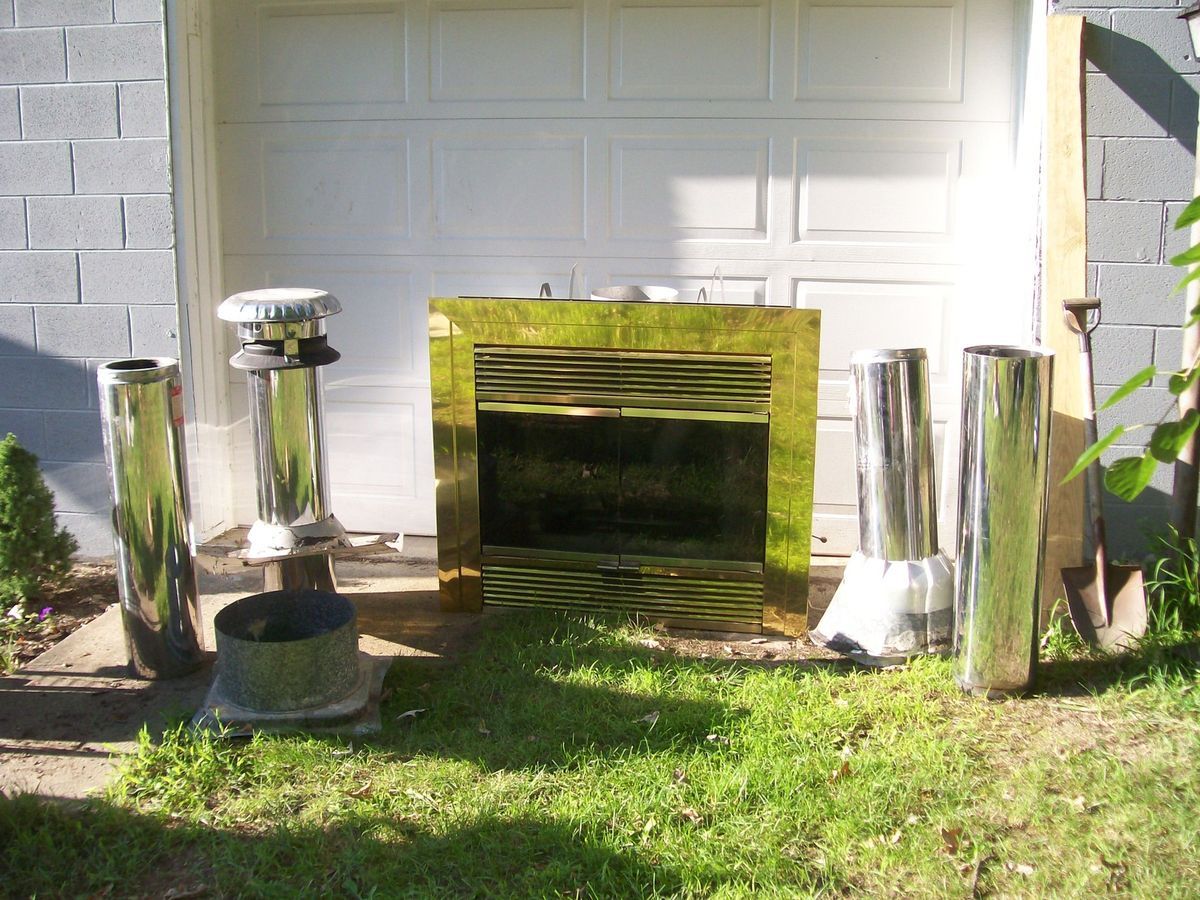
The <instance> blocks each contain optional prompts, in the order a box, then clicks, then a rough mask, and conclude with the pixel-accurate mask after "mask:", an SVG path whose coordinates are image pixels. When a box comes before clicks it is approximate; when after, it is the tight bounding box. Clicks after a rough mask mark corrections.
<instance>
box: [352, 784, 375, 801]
mask: <svg viewBox="0 0 1200 900" xmlns="http://www.w3.org/2000/svg"><path fill="white" fill-rule="evenodd" d="M373 793H375V786H374V785H373V784H371V782H369V781H368V782H367V783H366V784H364V785H362V786H361V787H356V788H355V789H354V790H352V791H346V795H347V796H350V797H353V798H354V799H355V800H362V799H363V798H364V797H370V796H371V795H372V794H373Z"/></svg>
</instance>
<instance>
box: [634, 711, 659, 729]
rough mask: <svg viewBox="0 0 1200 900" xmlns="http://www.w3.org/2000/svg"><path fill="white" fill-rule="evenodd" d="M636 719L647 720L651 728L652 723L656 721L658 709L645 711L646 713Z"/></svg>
mask: <svg viewBox="0 0 1200 900" xmlns="http://www.w3.org/2000/svg"><path fill="white" fill-rule="evenodd" d="M638 721H639V722H649V723H650V727H651V728H653V727H654V723H655V722H657V721H658V710H657V709H656V710H654V711H653V712H648V713H646V715H644V716H642V717H641V718H640V719H638Z"/></svg>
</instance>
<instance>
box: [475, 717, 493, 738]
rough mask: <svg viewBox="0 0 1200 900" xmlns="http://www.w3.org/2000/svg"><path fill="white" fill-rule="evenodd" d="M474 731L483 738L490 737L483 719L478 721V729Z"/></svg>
mask: <svg viewBox="0 0 1200 900" xmlns="http://www.w3.org/2000/svg"><path fill="white" fill-rule="evenodd" d="M476 730H477V731H478V732H479V733H480V734H482V735H483V736H484V737H488V736H489V735H491V731H489V730H488V727H487V723H486V722H484V721H483V719H480V720H479V728H477V729H476Z"/></svg>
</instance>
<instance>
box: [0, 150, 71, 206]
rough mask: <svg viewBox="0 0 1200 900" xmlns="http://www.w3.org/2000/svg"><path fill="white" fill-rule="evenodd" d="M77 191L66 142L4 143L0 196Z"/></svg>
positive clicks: (1, 158)
mask: <svg viewBox="0 0 1200 900" xmlns="http://www.w3.org/2000/svg"><path fill="white" fill-rule="evenodd" d="M74 188H75V180H74V178H73V177H72V175H71V145H70V144H68V143H67V142H66V141H38V142H36V143H28V144H27V143H17V142H5V143H0V196H9V197H27V196H29V195H31V194H70V193H71V192H72V191H73V190H74Z"/></svg>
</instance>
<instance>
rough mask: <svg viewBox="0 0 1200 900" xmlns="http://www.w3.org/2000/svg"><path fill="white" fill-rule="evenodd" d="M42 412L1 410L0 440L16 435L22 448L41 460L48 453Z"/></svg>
mask: <svg viewBox="0 0 1200 900" xmlns="http://www.w3.org/2000/svg"><path fill="white" fill-rule="evenodd" d="M42 422H43V416H42V413H41V410H36V411H35V410H28V409H0V438H4V437H7V436H8V435H10V434H15V435H16V436H17V440H18V441H20V442H21V446H22V447H24V448H25V449H26V450H28V451H29V452H30V453H32V454H33V455H34V456H36V457H38V458H39V459H40V458H41V457H42V456H43V455H44V454H45V452H46V431H45V428H44V427H43V424H42Z"/></svg>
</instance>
